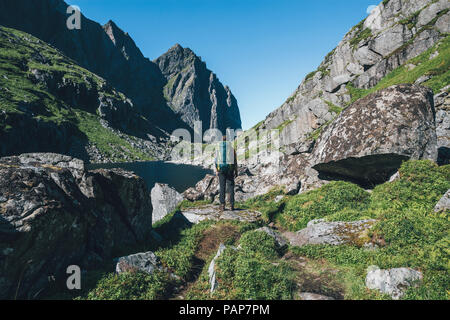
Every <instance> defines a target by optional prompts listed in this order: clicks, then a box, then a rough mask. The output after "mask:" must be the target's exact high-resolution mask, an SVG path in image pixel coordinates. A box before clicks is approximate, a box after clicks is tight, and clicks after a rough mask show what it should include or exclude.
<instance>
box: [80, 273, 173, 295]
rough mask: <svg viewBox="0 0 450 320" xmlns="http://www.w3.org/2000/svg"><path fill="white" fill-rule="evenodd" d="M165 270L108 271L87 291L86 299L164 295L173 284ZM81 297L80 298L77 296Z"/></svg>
mask: <svg viewBox="0 0 450 320" xmlns="http://www.w3.org/2000/svg"><path fill="white" fill-rule="evenodd" d="M173 282H174V281H173V279H171V278H170V277H169V275H168V273H166V272H159V271H158V272H155V273H154V274H147V273H144V272H140V271H135V272H124V273H120V274H114V273H109V274H107V275H105V276H104V277H103V278H101V279H100V280H99V282H98V283H97V285H96V287H95V288H94V289H92V290H91V291H89V292H88V294H87V299H88V300H156V299H164V298H167V296H166V295H165V294H166V293H167V292H168V289H169V288H171V287H172V286H173V285H174V284H173ZM78 299H81V298H78Z"/></svg>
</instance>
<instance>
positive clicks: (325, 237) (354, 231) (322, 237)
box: [283, 219, 376, 246]
mask: <svg viewBox="0 0 450 320" xmlns="http://www.w3.org/2000/svg"><path fill="white" fill-rule="evenodd" d="M375 222H376V220H359V221H351V222H346V221H335V222H326V221H324V220H323V219H318V220H312V221H310V222H309V223H308V225H307V227H306V228H304V229H302V230H300V231H297V232H296V233H291V232H286V233H284V234H283V235H284V236H285V237H286V238H288V239H289V242H290V244H291V245H293V246H304V245H307V244H330V245H341V244H353V245H357V246H364V244H366V243H368V242H370V238H369V236H368V231H369V229H370V228H372V226H373V225H374V223H375Z"/></svg>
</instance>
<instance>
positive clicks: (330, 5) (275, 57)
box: [67, 0, 379, 129]
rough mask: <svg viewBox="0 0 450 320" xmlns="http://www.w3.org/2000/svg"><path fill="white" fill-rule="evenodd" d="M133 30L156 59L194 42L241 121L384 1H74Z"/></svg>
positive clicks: (292, 84) (266, 107)
mask: <svg viewBox="0 0 450 320" xmlns="http://www.w3.org/2000/svg"><path fill="white" fill-rule="evenodd" d="M67 2H68V3H69V4H72V5H78V6H79V7H80V8H81V11H82V13H83V14H84V15H85V16H86V17H88V18H90V19H92V20H94V21H97V22H99V23H101V24H104V23H106V22H107V21H108V20H109V19H111V20H113V21H114V22H116V23H117V25H118V26H119V27H120V28H121V29H123V30H124V31H126V32H128V33H129V34H130V35H131V37H132V38H133V39H134V40H135V42H136V44H137V45H138V47H139V48H140V49H141V51H142V53H143V54H144V56H146V57H148V58H150V59H151V60H153V59H156V58H157V57H158V56H160V55H161V54H163V53H164V52H166V51H167V50H168V49H169V48H170V47H171V46H173V45H174V44H175V43H179V44H180V45H182V46H183V47H189V48H191V49H192V50H193V51H194V52H195V53H196V54H197V55H199V56H201V57H202V59H203V60H204V61H206V64H207V66H208V68H209V69H210V70H212V71H213V72H214V73H216V74H217V76H218V78H219V79H220V81H221V82H222V83H223V84H226V85H228V86H229V87H230V88H231V91H232V92H233V93H234V95H235V96H236V99H237V100H238V103H239V107H240V110H241V118H242V125H243V128H244V129H248V128H250V127H252V126H253V125H255V124H256V123H258V122H259V121H261V120H263V119H264V118H265V116H266V115H267V114H268V113H269V112H271V111H273V110H274V109H276V108H277V107H279V106H280V105H281V104H282V103H283V102H284V101H285V100H286V99H287V98H288V97H289V95H290V94H291V93H292V92H294V90H295V89H296V88H297V86H298V85H299V84H300V82H301V80H302V79H303V78H304V77H305V75H306V74H308V73H309V72H311V71H313V70H315V69H316V68H317V66H318V65H319V64H320V62H321V61H322V60H323V58H324V57H325V55H326V54H327V53H328V52H329V51H331V50H332V49H333V48H334V47H335V46H336V45H337V44H338V43H339V41H340V40H341V39H342V37H343V36H344V35H345V34H346V33H347V31H348V30H350V28H351V27H352V26H354V25H355V24H357V23H358V22H359V21H361V20H362V19H364V18H365V17H366V16H367V12H366V10H367V8H368V6H370V5H376V4H378V2H379V1H378V0H185V1H183V0H69V1H67Z"/></svg>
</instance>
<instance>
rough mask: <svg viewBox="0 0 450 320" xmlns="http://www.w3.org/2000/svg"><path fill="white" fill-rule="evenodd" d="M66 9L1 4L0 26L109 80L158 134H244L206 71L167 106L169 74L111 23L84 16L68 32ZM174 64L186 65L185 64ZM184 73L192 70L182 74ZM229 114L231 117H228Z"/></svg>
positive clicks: (230, 100) (52, 0) (24, 0)
mask: <svg viewBox="0 0 450 320" xmlns="http://www.w3.org/2000/svg"><path fill="white" fill-rule="evenodd" d="M67 6H68V5H67V4H66V3H65V2H64V1H62V0H42V1H31V0H18V1H9V0H0V25H3V26H6V27H10V28H14V29H18V30H22V31H25V32H27V33H30V34H32V35H34V36H36V37H38V38H39V39H41V40H43V41H45V42H47V43H49V44H51V45H52V46H54V47H55V48H57V49H59V50H60V51H61V52H63V53H64V54H65V55H66V56H68V57H69V58H71V59H73V60H74V61H75V62H76V63H77V64H79V65H80V66H81V67H83V68H86V69H87V70H89V71H91V72H93V73H95V74H97V75H99V76H101V77H102V78H104V79H105V80H107V81H108V82H109V83H110V85H111V86H112V87H114V88H115V89H117V90H118V91H120V92H122V93H123V94H125V95H126V96H127V97H128V98H129V99H131V100H132V103H133V105H134V106H135V108H136V109H137V110H138V111H139V112H140V113H141V115H142V116H144V117H145V118H146V120H147V121H149V122H151V123H152V125H153V127H154V128H156V129H158V130H160V131H162V132H163V133H161V136H164V135H167V134H170V133H171V132H172V131H173V130H175V129H177V128H187V129H189V128H190V127H192V123H193V121H194V120H202V121H203V120H204V119H206V120H204V122H203V128H205V129H208V128H210V127H214V128H215V127H217V128H222V127H227V126H228V127H233V128H237V127H239V128H240V118H239V110H238V107H237V103H236V100H235V99H234V97H233V96H232V94H231V92H230V91H229V89H225V88H223V86H222V85H221V84H220V82H219V81H218V80H217V79H216V77H215V76H211V75H210V74H209V73H210V71H209V70H207V69H206V66H203V67H202V68H203V69H202V68H198V69H195V71H194V72H192V74H193V75H194V76H193V79H195V81H193V83H194V84H195V86H193V87H190V88H189V87H187V88H186V90H185V91H184V93H182V92H183V90H181V92H177V93H174V95H173V96H172V98H173V99H169V100H168V101H167V100H166V99H165V94H164V93H165V92H166V91H167V89H166V88H167V84H168V81H169V80H170V79H169V78H167V76H166V75H165V74H164V75H163V72H165V70H164V69H163V70H160V68H159V66H158V63H155V62H153V61H150V60H149V59H148V58H145V57H144V56H143V54H142V53H141V51H140V50H139V48H138V47H137V46H136V44H135V43H134V41H133V39H132V38H131V37H130V36H129V35H128V34H127V33H126V32H124V31H122V30H121V29H120V28H119V27H118V26H117V25H116V24H115V23H114V22H112V21H109V22H108V23H107V24H106V25H104V26H101V25H100V24H98V23H96V22H94V21H92V20H89V19H87V18H86V17H84V16H83V15H82V17H81V29H80V30H69V29H68V28H67V27H66V20H67V18H68V17H69V14H67V13H66V9H67ZM169 52H170V51H169ZM166 55H167V54H166ZM166 55H165V56H166ZM192 55H194V54H193V53H192ZM194 56H195V55H194ZM197 59H198V58H197ZM160 60H164V58H163V57H162V58H160ZM194 60H195V59H194ZM198 60H199V59H198ZM172 63H174V64H179V65H180V66H181V65H183V63H182V62H181V61H172ZM201 64H202V63H200V60H199V61H198V63H196V65H197V67H199V66H201ZM185 67H187V65H186V66H183V67H182V68H181V69H180V70H179V71H181V70H183V69H184V68H185ZM191 71H192V70H191ZM189 78H190V76H188V78H187V79H189ZM210 78H211V79H210ZM205 88H206V89H205ZM190 90H191V91H192V92H191V94H192V98H193V100H189V99H190V98H189V94H187V93H186V91H190ZM179 95H181V97H178V96H179ZM167 97H168V96H167V95H166V98H167ZM173 100H174V101H173ZM175 100H176V101H175ZM180 101H184V102H180ZM183 103H184V104H185V105H184V104H183ZM181 104H183V107H181ZM174 106H175V108H174ZM228 109H229V110H230V112H225V110H228ZM174 110H175V112H174Z"/></svg>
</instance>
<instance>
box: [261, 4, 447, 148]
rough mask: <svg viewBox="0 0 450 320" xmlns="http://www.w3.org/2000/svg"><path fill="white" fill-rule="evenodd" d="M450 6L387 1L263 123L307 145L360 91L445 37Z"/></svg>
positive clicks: (286, 141) (288, 141) (286, 140)
mask: <svg viewBox="0 0 450 320" xmlns="http://www.w3.org/2000/svg"><path fill="white" fill-rule="evenodd" d="M449 8H450V4H449V2H448V1H447V0H439V1H434V0H411V1H402V0H390V1H382V2H381V3H380V4H379V5H378V6H377V7H376V8H375V9H374V10H373V11H372V12H371V14H370V15H369V16H368V17H367V18H366V19H364V20H363V21H361V22H360V23H359V24H358V25H356V26H354V27H353V28H352V29H351V30H350V31H349V32H348V33H347V34H346V35H345V36H344V38H343V39H342V41H341V42H340V43H339V44H338V46H337V47H336V48H335V49H334V50H333V51H331V52H330V53H329V54H328V55H327V56H326V57H325V59H324V60H323V62H322V63H321V64H320V66H319V67H318V68H317V70H316V71H314V72H311V73H310V74H308V75H307V76H306V78H305V79H304V80H303V82H302V83H301V84H300V86H299V87H298V88H297V89H296V90H295V92H294V93H293V94H292V95H291V96H290V97H289V98H288V99H287V100H286V102H285V103H284V104H283V105H282V106H281V107H279V108H278V109H276V110H275V111H273V112H272V113H270V114H269V115H268V116H267V117H266V119H265V120H264V121H263V123H262V124H260V125H259V128H261V129H274V128H281V136H282V139H281V144H282V145H286V146H292V148H293V149H298V148H299V147H302V146H303V145H304V143H305V142H306V141H308V140H309V139H311V136H314V135H315V133H316V132H317V131H318V130H321V128H323V127H324V126H325V125H326V124H328V123H329V122H330V121H331V120H332V119H333V118H334V117H336V116H337V115H338V114H339V112H340V110H342V109H344V108H345V107H347V106H348V105H349V104H350V103H351V102H352V101H353V100H354V99H355V97H357V94H355V91H358V90H359V91H364V90H366V89H369V88H372V87H374V86H375V85H377V84H378V83H379V82H380V80H382V79H383V78H384V77H385V76H386V75H388V74H389V73H390V72H391V71H393V70H395V69H396V68H398V67H399V66H401V65H404V64H405V63H406V62H408V61H409V60H410V59H412V58H414V57H416V56H418V55H419V54H421V53H423V52H425V51H426V50H427V49H429V48H432V47H433V46H434V45H435V44H437V43H438V42H439V41H440V40H442V39H444V38H445V37H446V36H447V32H448V31H447V30H448V25H449V23H448V22H449V17H450V12H449V11H448V9H449ZM434 54H438V52H437V51H436V52H434ZM430 59H431V58H430ZM426 60H427V59H426ZM426 60H425V61H426ZM416 63H417V62H416ZM413 67H416V65H411V68H413ZM419 76H421V75H419ZM433 76H434V74H433V73H432V72H429V73H428V75H427V79H425V80H426V81H429V80H430V79H432V77H433ZM426 81H424V84H427V82H426ZM447 92H448V90H447Z"/></svg>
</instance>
